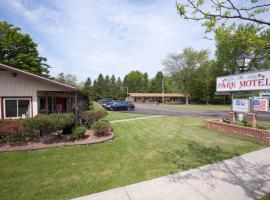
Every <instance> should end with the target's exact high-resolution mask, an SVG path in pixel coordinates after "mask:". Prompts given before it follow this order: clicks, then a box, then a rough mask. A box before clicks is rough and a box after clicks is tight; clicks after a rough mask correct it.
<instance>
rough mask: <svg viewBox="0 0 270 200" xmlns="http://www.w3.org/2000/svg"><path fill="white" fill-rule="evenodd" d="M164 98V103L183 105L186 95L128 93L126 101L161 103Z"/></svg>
mask: <svg viewBox="0 0 270 200" xmlns="http://www.w3.org/2000/svg"><path fill="white" fill-rule="evenodd" d="M163 97H164V103H184V102H185V101H186V95H184V94H182V93H164V94H163V93H128V96H127V98H126V100H127V101H131V102H135V103H157V102H159V103H161V102H162V98H163Z"/></svg>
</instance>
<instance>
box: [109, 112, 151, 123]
mask: <svg viewBox="0 0 270 200" xmlns="http://www.w3.org/2000/svg"><path fill="white" fill-rule="evenodd" d="M147 116H150V115H143V114H132V113H123V112H115V111H113V112H110V111H109V112H108V115H107V116H106V117H105V118H104V119H105V120H108V121H113V120H120V119H132V118H138V117H147Z"/></svg>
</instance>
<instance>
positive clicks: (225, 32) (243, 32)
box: [215, 24, 270, 75]
mask: <svg viewBox="0 0 270 200" xmlns="http://www.w3.org/2000/svg"><path fill="white" fill-rule="evenodd" d="M215 33H216V34H215V40H216V59H217V66H218V67H219V69H220V72H222V73H223V74H232V73H236V72H238V66H237V65H236V58H237V57H238V56H239V55H240V54H242V53H243V52H245V53H249V54H251V55H252V60H251V63H250V69H249V70H260V69H265V68H269V64H270V56H269V48H270V42H269V41H270V40H269V39H270V30H268V31H264V32H260V29H259V28H257V27H256V26H254V25H251V24H247V25H239V26H236V27H234V26H230V27H220V28H218V29H217V30H216V32H215ZM250 38H253V39H251V40H252V42H253V44H251V43H250V42H249V43H248V42H247V41H249V40H250ZM267 46H268V47H267ZM223 74H222V75H223Z"/></svg>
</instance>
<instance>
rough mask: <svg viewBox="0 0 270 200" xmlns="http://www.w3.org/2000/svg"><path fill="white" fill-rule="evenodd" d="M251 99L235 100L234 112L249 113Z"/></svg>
mask: <svg viewBox="0 0 270 200" xmlns="http://www.w3.org/2000/svg"><path fill="white" fill-rule="evenodd" d="M249 102H250V101H249V99H233V104H232V109H233V111H234V112H243V113H247V112H249V108H250V106H249V104H250V103H249Z"/></svg>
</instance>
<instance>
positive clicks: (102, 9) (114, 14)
mask: <svg viewBox="0 0 270 200" xmlns="http://www.w3.org/2000/svg"><path fill="white" fill-rule="evenodd" d="M0 20H1V21H2V20H5V21H8V22H9V23H11V24H14V25H15V26H18V27H20V28H22V32H23V33H27V34H30V36H31V37H32V39H33V40H34V42H35V43H37V44H38V49H39V52H40V54H41V56H44V57H46V58H47V59H48V61H47V63H48V64H49V65H50V66H51V67H52V68H51V69H50V74H51V75H52V76H56V75H57V74H58V73H60V72H64V73H71V74H75V75H76V76H77V78H78V80H79V81H84V80H85V79H86V78H87V77H91V78H92V79H95V78H96V77H97V76H98V74H99V73H103V74H109V75H112V74H115V75H116V76H117V77H118V76H120V77H121V78H123V76H124V75H125V74H127V73H128V72H130V71H131V70H139V71H142V72H147V73H148V74H149V76H150V77H153V76H154V75H155V74H156V73H157V71H158V70H163V69H164V66H162V64H161V61H162V60H163V59H164V58H166V56H167V55H168V54H169V53H172V52H181V51H182V50H183V49H184V48H186V47H192V48H194V49H196V50H200V49H202V48H204V49H206V48H207V49H209V50H210V51H211V52H212V55H213V53H214V51H215V43H214V41H211V40H207V39H204V38H203V37H204V36H205V35H204V31H205V29H204V28H203V27H202V26H201V25H200V23H196V22H192V21H186V20H184V19H181V17H180V16H179V15H178V14H177V12H176V7H175V0H151V1H147V0H55V1H52V0H46V1H42V0H0Z"/></svg>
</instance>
